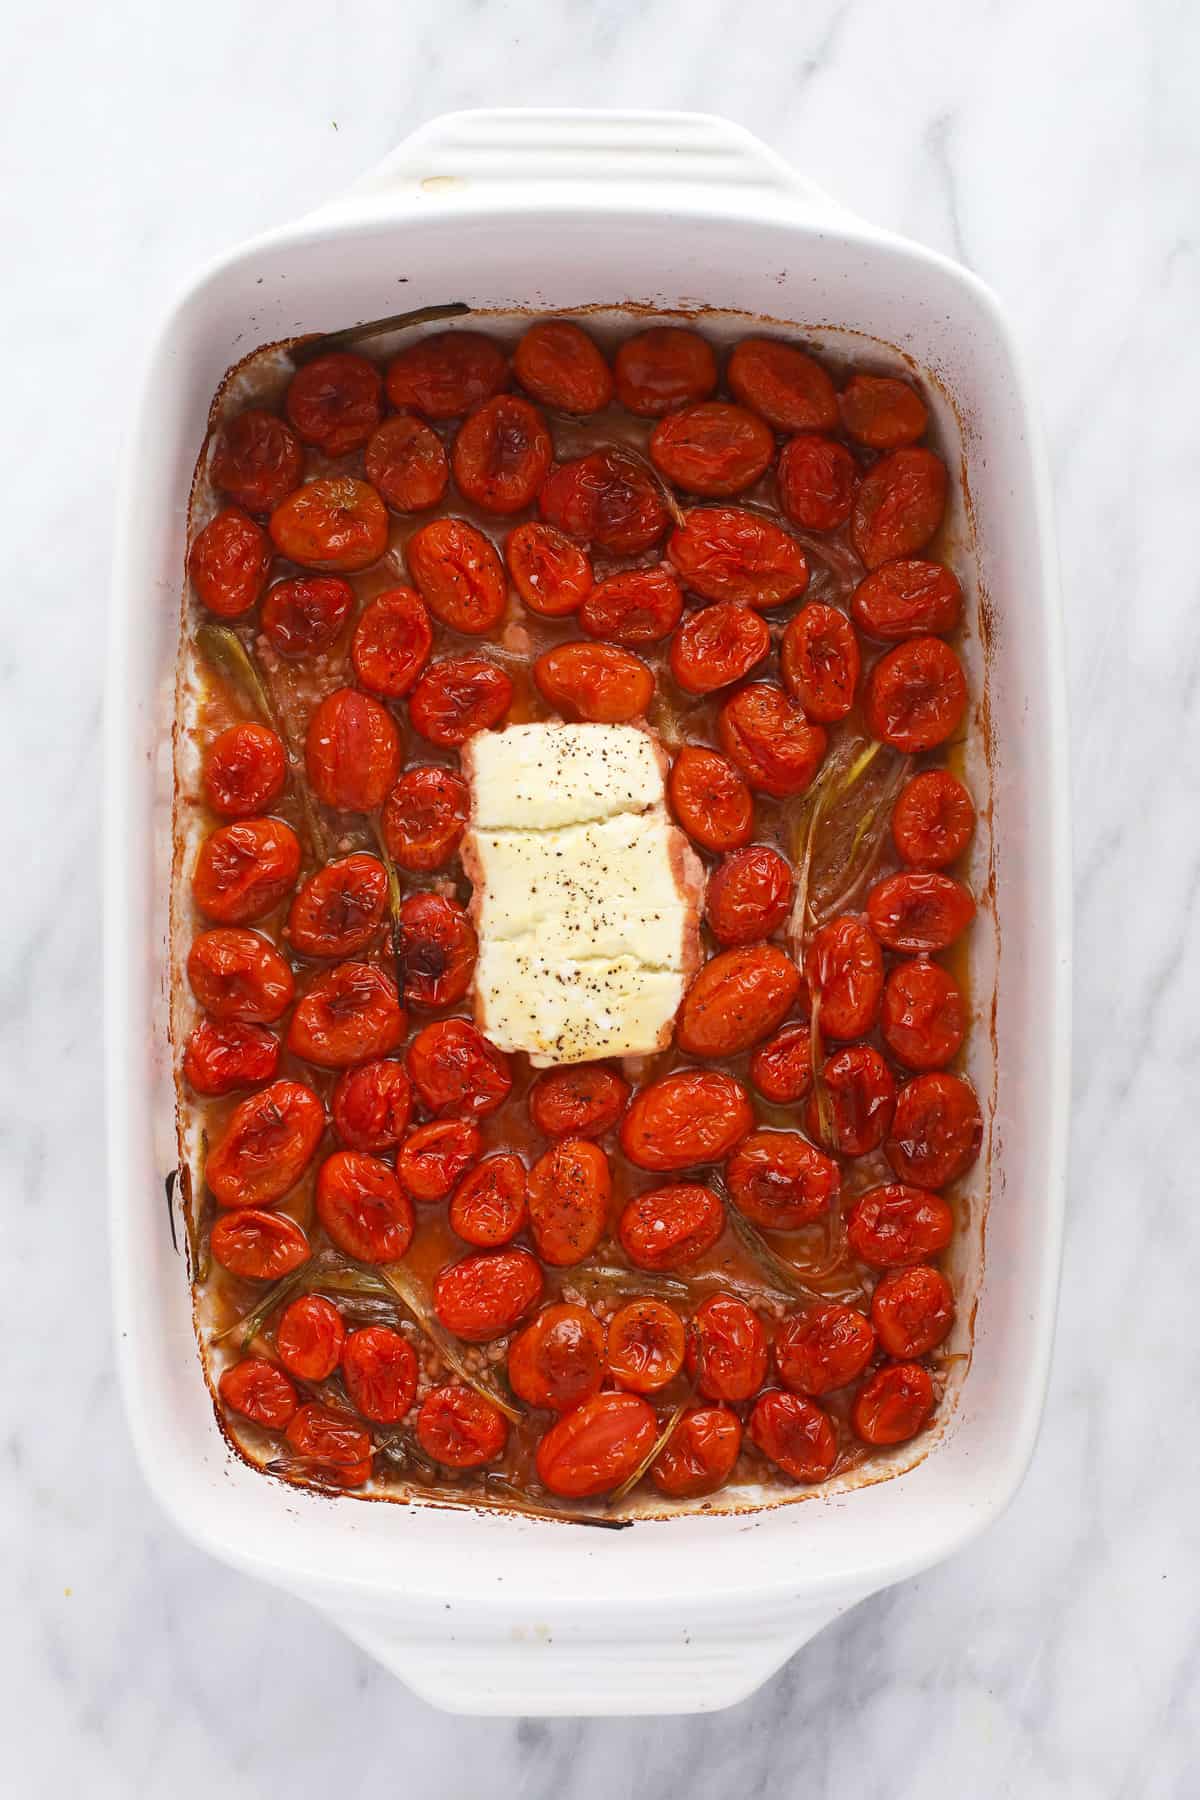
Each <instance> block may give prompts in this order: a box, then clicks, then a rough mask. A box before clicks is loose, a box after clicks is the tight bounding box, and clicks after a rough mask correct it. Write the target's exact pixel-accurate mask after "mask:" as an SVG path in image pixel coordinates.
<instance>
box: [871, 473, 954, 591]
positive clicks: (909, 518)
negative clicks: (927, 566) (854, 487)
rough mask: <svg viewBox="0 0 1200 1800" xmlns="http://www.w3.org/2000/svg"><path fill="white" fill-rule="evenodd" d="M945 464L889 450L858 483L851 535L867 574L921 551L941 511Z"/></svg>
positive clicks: (933, 530)
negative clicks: (898, 557) (894, 560)
mask: <svg viewBox="0 0 1200 1800" xmlns="http://www.w3.org/2000/svg"><path fill="white" fill-rule="evenodd" d="M946 487H947V476H946V465H945V463H944V462H943V461H942V459H941V457H940V456H935V455H934V454H933V451H932V450H893V451H892V453H891V455H890V456H885V457H883V458H882V459H881V460H880V461H879V462H877V463H876V464H875V465H874V467H873V468H871V469H868V471H867V473H866V474H865V475H864V476H863V478H862V481H861V482H860V483H859V487H858V493H857V494H856V495H855V498H854V520H853V524H852V525H851V536H852V537H853V539H854V548H855V549H856V550H857V551H858V554H859V555H860V556H861V557H862V560H863V561H864V562H865V563H866V565H867V567H868V569H877V568H878V567H879V565H880V563H885V562H891V561H892V559H893V558H894V557H897V556H912V555H913V554H914V552H915V551H917V550H923V549H924V548H925V545H926V544H927V543H928V542H929V540H930V538H931V537H933V535H934V533H935V532H936V531H937V528H938V526H939V525H940V524H941V522H942V515H943V513H944V512H945V510H946Z"/></svg>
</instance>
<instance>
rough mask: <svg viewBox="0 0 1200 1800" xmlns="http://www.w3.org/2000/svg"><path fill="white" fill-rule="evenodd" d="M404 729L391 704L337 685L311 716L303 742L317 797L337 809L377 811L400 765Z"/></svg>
mask: <svg viewBox="0 0 1200 1800" xmlns="http://www.w3.org/2000/svg"><path fill="white" fill-rule="evenodd" d="M400 755H401V750H400V733H399V731H398V730H397V728H396V722H395V720H394V719H393V718H392V715H391V714H390V713H389V712H388V710H387V708H386V707H384V706H382V705H381V704H380V703H379V701H378V700H372V699H371V697H370V695H369V694H360V693H358V692H357V690H356V689H354V688H348V687H343V688H338V689H337V691H336V693H333V694H330V695H328V697H327V698H326V699H324V700H322V701H321V703H320V705H319V706H318V707H317V709H316V711H315V712H314V713H313V715H312V718H311V719H310V721H309V726H308V736H307V738H306V740H305V746H304V761H305V766H306V768H307V770H308V779H309V782H310V784H311V786H312V789H313V792H314V793H315V794H316V796H317V798H318V800H321V801H323V803H324V804H325V805H326V806H331V807H334V808H335V809H336V810H337V811H338V812H374V811H375V809H376V807H378V806H382V804H383V802H384V800H385V799H386V797H387V792H388V789H389V788H390V787H391V785H392V783H393V782H394V781H395V779H396V775H397V772H398V771H399V768H400Z"/></svg>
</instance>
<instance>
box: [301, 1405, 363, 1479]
mask: <svg viewBox="0 0 1200 1800" xmlns="http://www.w3.org/2000/svg"><path fill="white" fill-rule="evenodd" d="M286 1436H287V1441H288V1444H289V1446H290V1448H291V1449H292V1451H293V1452H294V1453H295V1455H296V1456H298V1457H300V1458H301V1459H302V1460H303V1461H305V1462H312V1463H316V1464H318V1466H319V1467H320V1468H321V1470H322V1471H323V1472H324V1473H325V1475H326V1476H327V1478H328V1479H330V1480H332V1481H334V1482H336V1483H337V1485H338V1486H339V1487H347V1488H351V1487H362V1486H363V1485H364V1483H366V1482H368V1481H369V1480H370V1479H371V1434H370V1432H369V1431H367V1429H366V1428H365V1426H363V1425H361V1424H360V1423H359V1421H358V1420H357V1419H355V1418H352V1417H351V1415H350V1414H349V1413H344V1412H338V1411H337V1410H336V1408H334V1407H332V1406H319V1405H316V1404H315V1403H314V1404H312V1405H309V1406H302V1407H301V1408H300V1410H299V1412H298V1413H297V1414H296V1415H295V1417H294V1418H293V1419H292V1421H291V1423H290V1425H289V1426H288V1428H287V1433H286Z"/></svg>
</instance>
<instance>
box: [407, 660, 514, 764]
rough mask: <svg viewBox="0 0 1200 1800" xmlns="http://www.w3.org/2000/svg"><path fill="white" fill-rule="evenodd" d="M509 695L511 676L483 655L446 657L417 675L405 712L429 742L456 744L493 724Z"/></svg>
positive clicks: (507, 704)
mask: <svg viewBox="0 0 1200 1800" xmlns="http://www.w3.org/2000/svg"><path fill="white" fill-rule="evenodd" d="M512 697H513V684H512V679H511V677H510V676H509V675H507V674H506V673H505V671H504V670H503V669H502V668H500V667H499V666H498V664H496V663H494V662H488V660H487V658H486V657H483V656H447V657H444V658H443V659H442V661H441V662H435V663H430V665H429V667H428V668H427V669H426V671H425V673H424V674H423V675H422V676H421V679H420V680H419V681H418V683H417V685H416V687H415V688H414V689H413V691H412V693H411V694H410V695H409V699H408V716H409V718H410V719H411V720H412V722H413V725H414V726H415V727H416V729H417V730H418V731H419V732H420V734H421V736H422V737H423V738H428V740H429V742H430V743H431V744H439V745H441V746H443V747H444V748H447V749H450V748H457V746H458V745H459V744H465V743H466V741H467V739H468V738H469V737H471V736H473V735H474V733H475V732H477V731H486V730H488V729H489V728H490V727H491V726H493V725H498V724H499V723H500V721H501V719H503V717H504V715H505V713H506V712H507V711H508V709H509V707H510V706H511V705H512Z"/></svg>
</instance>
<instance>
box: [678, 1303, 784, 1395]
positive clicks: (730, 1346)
mask: <svg viewBox="0 0 1200 1800" xmlns="http://www.w3.org/2000/svg"><path fill="white" fill-rule="evenodd" d="M687 1368H688V1374H689V1375H690V1376H691V1377H692V1378H693V1380H694V1381H695V1383H696V1386H697V1387H698V1388H699V1390H700V1392H701V1393H702V1394H703V1395H704V1396H705V1397H706V1398H707V1399H709V1400H734V1401H736V1400H748V1399H749V1398H750V1396H751V1394H756V1393H757V1392H758V1390H759V1388H760V1387H761V1386H762V1384H763V1382H764V1380H765V1379H766V1374H767V1340H766V1336H765V1335H764V1332H763V1328H762V1322H761V1321H760V1319H759V1317H758V1314H757V1313H754V1312H751V1310H750V1308H749V1307H748V1306H747V1305H746V1302H745V1301H744V1300H739V1299H738V1298H737V1296H736V1295H734V1294H713V1295H711V1297H710V1298H709V1299H707V1300H705V1301H704V1302H703V1304H702V1305H700V1306H698V1307H697V1309H696V1311H695V1313H694V1314H693V1315H692V1328H691V1331H690V1333H689V1334H688V1346H687Z"/></svg>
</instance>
